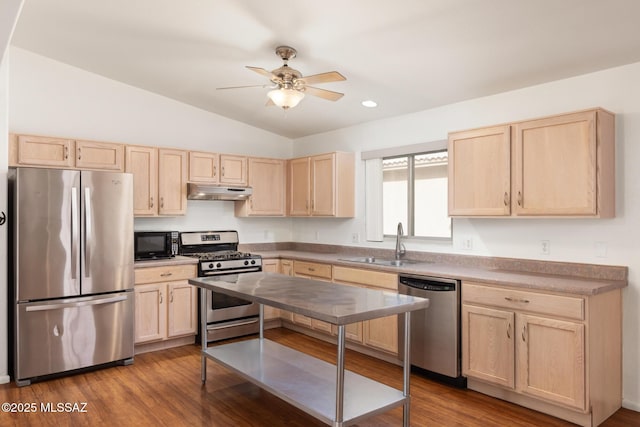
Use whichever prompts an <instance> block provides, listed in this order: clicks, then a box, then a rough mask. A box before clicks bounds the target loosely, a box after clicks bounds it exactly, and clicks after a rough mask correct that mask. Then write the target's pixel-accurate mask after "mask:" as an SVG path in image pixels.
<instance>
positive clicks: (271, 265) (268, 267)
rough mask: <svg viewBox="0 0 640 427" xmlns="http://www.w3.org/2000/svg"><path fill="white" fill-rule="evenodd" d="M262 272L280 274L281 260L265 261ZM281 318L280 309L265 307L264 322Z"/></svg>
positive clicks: (263, 261)
mask: <svg viewBox="0 0 640 427" xmlns="http://www.w3.org/2000/svg"><path fill="white" fill-rule="evenodd" d="M262 271H267V272H271V273H280V260H279V259H263V260H262ZM278 318H280V309H279V308H274V307H271V306H268V305H265V306H264V320H271V319H278Z"/></svg>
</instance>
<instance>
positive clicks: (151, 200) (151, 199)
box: [149, 197, 153, 208]
mask: <svg viewBox="0 0 640 427" xmlns="http://www.w3.org/2000/svg"><path fill="white" fill-rule="evenodd" d="M149 201H150V202H151V206H150V207H151V208H152V207H153V197H151V198H150V200H149Z"/></svg>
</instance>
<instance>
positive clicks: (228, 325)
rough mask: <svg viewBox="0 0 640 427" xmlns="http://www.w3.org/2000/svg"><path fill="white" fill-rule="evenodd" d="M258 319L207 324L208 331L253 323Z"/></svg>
mask: <svg viewBox="0 0 640 427" xmlns="http://www.w3.org/2000/svg"><path fill="white" fill-rule="evenodd" d="M258 320H259V319H252V320H246V321H242V322H234V323H227V324H224V325H220V326H212V325H208V326H207V331H217V330H220V329H227V328H234V327H236V326H244V325H251V324H252V323H256V322H257V321H258Z"/></svg>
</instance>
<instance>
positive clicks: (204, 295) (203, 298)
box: [200, 288, 207, 384]
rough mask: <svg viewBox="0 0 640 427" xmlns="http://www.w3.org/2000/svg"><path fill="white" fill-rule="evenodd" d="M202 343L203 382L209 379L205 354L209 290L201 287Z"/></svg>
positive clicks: (201, 372) (201, 369)
mask: <svg viewBox="0 0 640 427" xmlns="http://www.w3.org/2000/svg"><path fill="white" fill-rule="evenodd" d="M200 345H201V348H200V350H201V353H200V359H201V362H200V363H201V368H200V374H201V376H202V384H204V383H205V382H206V381H207V357H206V356H205V355H204V352H205V350H206V349H207V290H206V289H205V288H200Z"/></svg>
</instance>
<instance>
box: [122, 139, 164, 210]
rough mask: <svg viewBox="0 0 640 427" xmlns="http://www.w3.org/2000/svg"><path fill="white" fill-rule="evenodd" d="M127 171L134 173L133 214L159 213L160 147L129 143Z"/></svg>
mask: <svg viewBox="0 0 640 427" xmlns="http://www.w3.org/2000/svg"><path fill="white" fill-rule="evenodd" d="M125 172H129V173H132V174H133V214H134V215H135V216H154V215H157V214H158V149H157V148H153V147H137V146H133V145H128V146H127V147H126V148H125Z"/></svg>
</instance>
